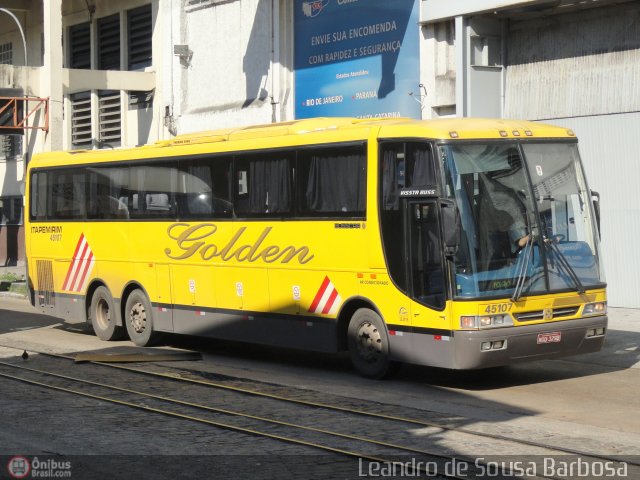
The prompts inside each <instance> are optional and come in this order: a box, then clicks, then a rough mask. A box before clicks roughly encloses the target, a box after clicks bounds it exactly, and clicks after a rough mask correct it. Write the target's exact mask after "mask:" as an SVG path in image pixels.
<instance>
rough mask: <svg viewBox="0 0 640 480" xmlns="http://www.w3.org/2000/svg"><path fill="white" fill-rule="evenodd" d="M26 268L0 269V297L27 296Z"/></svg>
mask: <svg viewBox="0 0 640 480" xmlns="http://www.w3.org/2000/svg"><path fill="white" fill-rule="evenodd" d="M26 277H27V270H26V266H24V265H22V266H17V267H0V295H8V296H12V297H14V296H15V297H25V296H27V286H26V283H25V279H26Z"/></svg>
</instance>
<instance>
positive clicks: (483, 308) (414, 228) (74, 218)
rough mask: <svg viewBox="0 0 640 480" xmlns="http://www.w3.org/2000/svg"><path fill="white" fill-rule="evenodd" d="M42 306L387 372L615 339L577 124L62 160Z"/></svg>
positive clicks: (346, 131)
mask: <svg viewBox="0 0 640 480" xmlns="http://www.w3.org/2000/svg"><path fill="white" fill-rule="evenodd" d="M27 192H28V194H27V199H26V212H27V213H28V215H26V220H25V223H26V249H27V259H28V274H29V285H30V287H31V289H32V292H33V293H32V295H31V296H32V302H33V303H34V305H35V306H36V307H38V308H40V309H41V310H42V311H43V312H45V313H48V314H51V315H55V316H58V317H61V318H64V319H66V320H67V321H69V322H88V323H89V324H91V325H92V327H93V330H94V331H95V333H96V334H97V335H98V337H100V338H101V339H103V340H112V339H116V338H122V337H124V336H125V335H128V336H129V338H130V339H131V340H132V341H133V342H134V343H135V344H136V345H139V346H146V345H149V344H151V343H152V342H154V340H156V339H157V334H158V333H160V332H172V333H176V334H189V335H200V336H208V337H214V338H220V339H230V340H236V341H238V340H239V341H243V342H250V343H259V344H267V345H274V346H286V347H292V348H299V349H308V350H316V351H326V352H338V351H344V350H348V351H349V352H350V355H351V358H352V361H353V364H354V366H355V368H356V369H357V370H358V371H359V372H360V373H361V374H363V375H365V376H368V377H375V378H379V377H383V376H384V375H386V374H387V373H388V372H390V371H391V370H392V369H393V367H394V366H395V365H397V364H399V363H400V362H410V363H415V364H422V365H431V366H437V367H445V368H451V369H477V368H485V367H492V366H499V365H508V364H511V363H513V362H519V361H523V360H532V359H542V358H552V357H557V356H561V355H572V354H580V353H585V352H594V351H598V350H599V349H600V348H601V347H602V344H603V341H604V337H605V332H606V328H607V316H606V290H605V286H606V285H605V281H604V275H603V271H602V265H601V260H600V253H599V241H600V240H599V233H598V202H597V196H596V195H597V194H595V193H594V192H592V191H591V190H590V189H589V187H588V186H587V183H586V180H585V175H584V171H583V167H582V165H581V162H580V157H579V154H578V148H577V139H576V137H575V135H574V134H573V132H571V131H570V130H567V129H566V128H559V127H553V126H549V125H544V124H540V123H531V122H520V121H505V120H490V119H445V120H434V121H416V120H411V119H380V120H377V119H376V120H371V119H368V120H361V119H353V118H318V119H309V120H299V121H293V122H288V123H280V124H273V125H262V126H255V127H248V128H236V129H227V130H220V131H210V132H203V133H199V134H189V135H182V136H178V137H176V138H173V139H171V140H167V141H160V142H157V143H156V144H154V145H145V146H141V147H136V148H130V149H107V150H90V151H70V152H58V153H46V154H41V155H39V156H34V158H33V160H32V161H31V162H30V164H29V167H28V175H27Z"/></svg>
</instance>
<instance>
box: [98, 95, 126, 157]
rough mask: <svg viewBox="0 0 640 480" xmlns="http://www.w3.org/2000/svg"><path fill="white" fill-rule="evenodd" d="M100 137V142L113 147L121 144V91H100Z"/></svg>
mask: <svg viewBox="0 0 640 480" xmlns="http://www.w3.org/2000/svg"><path fill="white" fill-rule="evenodd" d="M98 109H99V111H98V117H99V120H98V122H99V123H98V137H99V138H100V143H106V144H108V145H109V146H111V147H116V146H119V145H120V142H121V140H122V129H121V119H122V115H121V113H120V92H119V91H112V90H102V91H100V92H99V93H98Z"/></svg>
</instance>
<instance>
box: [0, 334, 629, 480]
mask: <svg viewBox="0 0 640 480" xmlns="http://www.w3.org/2000/svg"><path fill="white" fill-rule="evenodd" d="M7 347H8V346H7ZM8 348H14V349H16V347H8ZM34 353H39V354H40V355H42V356H43V357H49V358H51V359H53V360H54V362H53V364H52V362H49V363H50V364H49V365H47V369H43V368H34V367H31V366H26V365H25V364H24V362H23V361H22V360H19V361H18V358H19V357H18V358H17V359H16V361H15V362H7V361H0V377H3V378H7V379H12V380H15V381H21V382H23V383H27V384H30V385H33V386H39V387H44V388H49V389H53V390H58V391H61V392H66V393H69V394H74V395H80V396H83V397H88V398H93V399H95V400H99V401H104V402H109V403H112V404H117V405H121V406H126V407H130V408H135V409H138V410H143V411H146V412H150V413H155V414H162V415H166V416H171V417H174V418H180V419H183V420H187V421H192V422H199V423H202V424H207V425H210V426H213V427H217V428H222V429H225V430H230V431H235V432H238V433H244V434H249V435H256V436H261V437H266V438H271V439H273V440H278V441H283V442H288V443H293V444H297V445H302V446H306V447H311V448H315V449H319V450H324V451H325V452H330V453H333V454H339V455H346V456H350V457H353V458H359V459H362V460H363V461H366V462H387V463H388V462H393V461H396V460H397V459H399V458H406V456H407V455H413V456H416V455H419V456H420V457H419V460H420V462H421V464H420V465H421V466H420V468H421V469H422V471H421V472H420V473H422V474H424V475H428V476H435V475H437V477H440V478H469V476H468V475H465V476H462V477H461V476H456V475H455V474H454V475H446V474H444V473H442V472H443V471H444V469H441V468H440V466H442V465H445V464H446V463H447V462H452V461H468V462H470V463H471V464H472V465H473V464H475V465H477V460H474V459H471V458H465V457H464V456H463V455H447V454H443V453H442V452H438V451H434V450H432V449H427V448H421V447H419V446H416V445H414V444H407V443H409V442H407V441H406V439H405V441H404V442H402V441H398V440H393V439H387V438H384V436H385V434H384V430H385V429H386V430H387V434H386V435H387V437H388V436H393V435H389V433H388V431H389V430H390V427H389V426H390V425H392V424H393V425H397V424H398V423H403V424H406V425H411V426H413V427H420V428H429V429H438V430H442V431H451V432H456V433H461V434H465V435H473V436H476V437H478V436H479V437H482V438H485V439H490V440H491V441H498V442H507V443H509V444H518V445H523V446H529V447H531V446H533V447H536V448H539V449H540V453H538V455H543V452H544V455H548V456H558V455H578V456H580V457H582V458H585V459H587V460H597V461H606V462H620V459H619V458H613V457H608V456H603V455H595V454H593V453H592V452H583V451H577V450H574V449H569V448H562V447H555V446H549V445H545V444H542V443H539V442H535V441H531V440H524V439H518V438H511V437H507V436H503V435H498V434H492V433H487V432H479V431H475V430H472V429H469V428H464V427H456V426H451V425H446V424H444V423H438V422H433V421H425V420H423V419H419V418H411V417H405V416H401V415H393V414H388V413H384V412H375V411H371V410H370V409H371V407H373V408H375V407H377V406H378V405H377V404H375V403H374V402H369V403H370V404H371V405H369V409H366V408H356V407H353V406H348V405H345V404H342V405H340V404H337V403H327V402H323V401H312V400H307V399H301V398H294V397H293V396H291V395H288V396H285V395H281V394H275V393H272V392H268V391H260V390H257V389H255V388H253V389H252V388H246V387H243V386H237V385H225V384H224V383H221V382H215V381H211V380H208V379H200V378H193V377H192V376H193V375H194V373H193V372H192V371H188V372H189V373H185V371H184V370H182V371H179V372H178V373H176V372H168V371H164V372H157V371H152V370H149V369H147V368H141V367H138V366H131V365H123V364H110V363H104V362H87V363H83V364H79V365H78V367H79V368H78V369H77V371H76V372H75V373H74V375H69V374H68V372H67V371H68V367H69V365H68V363H66V362H69V361H71V360H74V357H73V356H70V355H59V354H52V353H47V352H34ZM61 363H62V364H63V365H61ZM56 366H57V367H62V369H63V370H62V372H64V373H60V370H58V369H56V368H55V367H56ZM105 367H108V368H112V369H117V370H118V371H119V372H120V373H121V374H124V375H127V376H128V381H127V384H131V383H133V384H134V385H135V384H136V383H137V384H141V385H140V387H137V388H136V387H135V386H134V387H130V386H127V387H123V386H120V385H118V384H114V383H113V381H114V380H118V383H119V382H120V381H123V380H127V379H126V378H123V377H122V375H119V376H118V377H110V378H109V380H110V382H109V383H107V382H105V381H104V380H103V379H104V378H105V375H104V373H103V372H104V370H103V369H104V368H105ZM91 369H93V370H91ZM2 370H4V371H2ZM8 370H10V371H11V372H12V373H7V371H8ZM52 370H53V371H52ZM100 370H102V373H101V372H100ZM17 372H20V375H15V374H13V373H17ZM185 374H186V375H191V376H189V377H185ZM149 376H151V377H152V378H155V379H156V381H157V382H160V383H163V384H164V383H165V382H170V384H173V385H181V388H180V389H179V393H180V394H186V395H187V397H188V394H189V392H187V390H188V389H189V388H190V387H192V388H194V389H196V390H197V391H193V392H190V394H191V396H192V397H196V398H201V397H205V398H206V395H203V391H202V389H203V388H204V389H207V390H208V389H215V390H217V391H220V392H224V393H225V394H226V395H235V396H237V395H241V396H242V397H247V398H249V399H250V400H244V401H241V402H239V403H244V404H246V405H247V404H248V407H249V410H251V409H257V410H258V413H256V412H255V411H254V413H251V412H247V411H242V410H243V409H237V410H236V409H230V408H228V407H227V406H225V407H222V406H215V405H210V404H209V405H207V404H204V403H202V402H200V401H193V400H190V399H181V398H176V397H175V396H174V395H172V396H167V395H160V394H157V393H154V392H153V390H154V389H153V388H150V387H151V386H152V385H153V384H151V383H149V382H144V381H138V380H140V379H142V378H143V377H149ZM96 377H97V379H96ZM136 378H137V379H138V380H136ZM229 378H235V377H229ZM237 380H246V379H240V378H238V379H237ZM79 386H81V388H78V387H79ZM186 386H188V387H186ZM156 389H159V386H157V385H156ZM162 390H163V391H167V390H168V389H167V388H162ZM169 390H170V389H169ZM207 390H204V391H205V392H206V391H207ZM254 400H258V401H262V402H260V403H258V404H255V405H254V404H252V402H253V401H254ZM349 400H351V399H349ZM264 401H268V402H278V403H284V404H288V405H290V406H295V408H297V409H303V410H304V409H307V410H308V409H309V408H311V409H313V412H322V413H320V414H319V413H313V414H312V415H313V416H315V417H317V419H316V421H314V422H313V424H312V425H309V424H306V425H305V424H304V423H303V422H298V421H292V420H287V419H282V415H281V414H280V415H278V414H276V415H273V414H264V413H259V412H260V410H265V409H266V410H268V409H269V408H267V407H265V405H264ZM227 403H238V402H237V401H228V402H227ZM253 403H255V402H253ZM276 410H277V409H276ZM287 410H288V409H287ZM336 414H337V417H336ZM285 416H286V415H285ZM299 416H301V415H299ZM278 417H281V418H278ZM357 418H361V420H360V421H359V422H358V420H356V419H357ZM323 421H328V423H329V425H330V424H331V423H333V424H334V425H335V424H336V423H337V424H339V425H340V427H343V426H346V425H350V424H353V423H359V424H367V423H368V424H369V426H368V430H367V432H368V434H367V435H362V434H355V433H351V432H348V431H345V430H344V429H343V428H333V427H331V426H329V427H324V426H322V422H323ZM351 422H353V423H351ZM377 425H383V427H377ZM365 428H367V426H366V425H365ZM378 429H379V431H378ZM371 430H374V432H373V433H374V434H371ZM380 431H381V432H383V434H382V435H379V433H380ZM381 437H383V438H381ZM414 443H418V444H419V442H414ZM394 459H396V460H394ZM626 463H627V464H628V465H634V466H640V464H638V463H634V462H631V461H629V462H626ZM422 465H427V467H424V466H422ZM429 465H430V466H431V467H428V466H429ZM434 466H436V467H435V470H436V471H434ZM480 466H481V468H482V464H480ZM485 468H486V465H485ZM501 473H503V474H505V473H506V474H507V476H510V475H508V473H509V472H501ZM437 477H435V478H437ZM545 478H553V477H545Z"/></svg>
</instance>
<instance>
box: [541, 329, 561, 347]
mask: <svg viewBox="0 0 640 480" xmlns="http://www.w3.org/2000/svg"><path fill="white" fill-rule="evenodd" d="M561 338H562V332H551V333H539V334H538V345H540V344H542V343H558V342H559V341H560V339H561Z"/></svg>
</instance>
